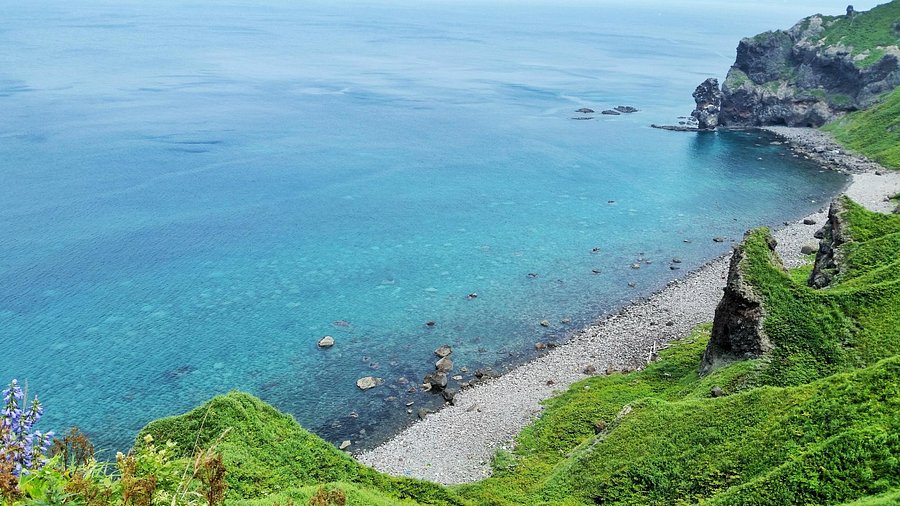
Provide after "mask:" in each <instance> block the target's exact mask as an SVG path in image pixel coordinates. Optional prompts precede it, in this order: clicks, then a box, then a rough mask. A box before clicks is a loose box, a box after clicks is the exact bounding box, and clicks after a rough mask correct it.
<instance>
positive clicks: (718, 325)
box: [700, 232, 775, 375]
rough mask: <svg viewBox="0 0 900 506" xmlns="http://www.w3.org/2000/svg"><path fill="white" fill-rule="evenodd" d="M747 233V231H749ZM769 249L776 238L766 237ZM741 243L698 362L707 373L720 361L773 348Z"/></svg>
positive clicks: (733, 256)
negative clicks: (746, 270) (747, 276)
mask: <svg viewBox="0 0 900 506" xmlns="http://www.w3.org/2000/svg"><path fill="white" fill-rule="evenodd" d="M748 233H749V232H748ZM768 242H769V249H770V250H772V251H773V252H774V251H775V240H774V239H772V237H771V236H769V237H768ZM745 256H746V253H745V251H744V246H743V244H741V245H739V246H736V247H735V248H734V253H733V254H732V256H731V263H730V264H729V266H728V280H727V282H726V284H725V291H724V294H723V295H722V300H721V301H719V305H718V306H717V307H716V313H715V317H714V318H713V329H712V334H711V335H710V338H709V344H708V345H707V346H706V351H704V352H703V359H702V361H701V364H700V374H704V375H705V374H708V373H710V372H711V371H712V370H713V369H715V368H716V367H718V366H719V365H722V364H725V363H728V362H731V361H734V360H743V359H747V358H754V357H759V356H760V355H762V354H764V353H766V352H768V351H769V350H771V349H772V343H771V342H770V341H769V337H768V336H767V335H766V333H765V331H764V330H763V319H764V318H765V311H764V309H763V305H762V298H760V296H759V295H758V294H757V293H756V292H754V290H753V288H752V287H751V286H750V285H749V284H748V283H747V281H746V280H745V279H744V271H743V268H744V266H743V265H742V264H743V263H744V258H745Z"/></svg>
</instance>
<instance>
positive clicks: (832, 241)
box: [808, 199, 847, 288]
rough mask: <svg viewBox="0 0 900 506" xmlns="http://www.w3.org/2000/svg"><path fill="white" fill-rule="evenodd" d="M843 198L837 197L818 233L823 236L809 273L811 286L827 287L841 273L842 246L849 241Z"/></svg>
mask: <svg viewBox="0 0 900 506" xmlns="http://www.w3.org/2000/svg"><path fill="white" fill-rule="evenodd" d="M843 214H844V205H843V200H841V199H837V200H835V201H834V202H832V203H831V207H830V208H829V209H828V222H827V223H825V226H824V227H822V230H820V231H819V232H818V233H817V234H816V235H817V236H821V240H820V241H819V251H817V252H816V263H815V266H814V267H813V270H812V272H811V273H810V275H809V282H808V283H809V286H811V287H813V288H825V287H826V286H828V285H830V284H831V281H832V280H833V279H834V277H835V276H837V275H838V273H840V270H841V268H840V266H841V255H840V246H841V245H843V244H844V243H845V242H847V238H846V229H847V227H846V226H845V225H844V223H843V218H842V216H843Z"/></svg>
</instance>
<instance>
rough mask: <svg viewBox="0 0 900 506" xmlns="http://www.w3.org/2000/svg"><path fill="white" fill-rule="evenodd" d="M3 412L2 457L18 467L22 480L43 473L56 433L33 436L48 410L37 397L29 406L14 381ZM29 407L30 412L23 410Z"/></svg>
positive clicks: (0, 415)
mask: <svg viewBox="0 0 900 506" xmlns="http://www.w3.org/2000/svg"><path fill="white" fill-rule="evenodd" d="M2 395H3V406H2V407H3V410H2V412H0V455H2V458H5V459H6V460H7V461H8V462H12V463H13V464H14V468H15V470H14V471H13V474H15V475H16V476H18V475H19V474H20V473H22V472H23V471H25V472H27V471H30V470H34V469H40V468H41V467H43V465H44V463H45V462H46V461H47V458H46V457H45V454H46V453H47V450H48V449H49V448H50V443H51V442H52V441H53V433H52V432H47V433H42V432H40V431H34V432H32V430H31V429H32V427H34V424H36V423H37V422H38V420H40V419H41V415H42V414H43V413H44V409H43V408H42V407H41V403H40V401H38V399H37V397H35V398H34V399H32V400H31V403H30V404H29V403H28V402H27V401H26V399H25V393H24V392H23V391H22V388H21V387H20V386H19V383H18V381H16V380H12V382H10V384H9V388H7V389H6V390H4V391H3V394H2ZM25 405H28V408H27V409H23V407H24V406H25Z"/></svg>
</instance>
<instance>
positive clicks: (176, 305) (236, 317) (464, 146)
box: [0, 0, 865, 450]
mask: <svg viewBox="0 0 900 506" xmlns="http://www.w3.org/2000/svg"><path fill="white" fill-rule="evenodd" d="M833 7H834V9H833V10H835V12H840V11H841V10H842V9H843V6H841V5H835V6H833ZM862 7H865V6H857V8H862ZM821 8H822V5H821V3H820V2H819V3H813V2H809V1H803V2H775V1H771V2H708V1H698V2H687V3H681V2H679V3H677V5H676V4H674V3H668V2H667V3H663V2H651V1H646V0H639V1H636V2H629V3H627V4H621V5H620V4H619V3H618V2H602V1H598V2H586V1H585V2H570V3H565V2H563V3H560V2H550V1H549V0H548V1H529V2H511V1H503V2H487V1H484V2H469V1H464V2H449V1H446V2H435V1H430V2H416V3H412V2H399V1H381V2H345V3H344V2H342V3H336V2H315V1H303V2H299V1H298V2H287V1H263V2H249V1H225V2H209V1H190V2H173V1H165V2H153V3H149V2H135V1H125V2H100V1H96V0H87V1H84V2H60V1H37V2H20V3H17V4H15V5H7V6H6V8H5V9H4V16H3V23H2V26H0V111H2V115H3V118H4V120H3V121H2V122H0V347H2V350H3V353H2V355H0V382H5V381H9V380H11V379H12V378H18V379H19V381H20V382H27V384H28V388H29V392H30V393H32V394H37V395H38V396H39V397H40V398H41V400H42V401H43V403H44V405H45V409H46V415H45V419H44V420H43V421H42V423H41V428H43V429H44V430H49V429H53V430H56V431H57V432H62V431H64V430H66V429H67V428H68V427H69V426H71V425H77V426H79V427H81V428H82V429H83V430H84V431H85V432H87V433H88V434H89V435H90V436H91V437H92V438H93V440H94V441H95V443H96V444H97V445H98V446H99V447H100V448H103V449H105V450H123V449H127V448H129V447H130V445H131V442H132V441H133V438H134V436H135V434H136V433H137V431H138V430H139V429H140V428H141V427H142V426H143V425H144V424H146V423H147V422H148V421H150V420H152V419H155V418H158V417H162V416H167V415H173V414H178V413H180V412H183V411H185V410H187V409H190V408H191V407H194V406H196V405H198V404H200V403H202V402H204V401H205V400H207V399H209V398H210V397H212V396H214V395H216V394H220V393H225V392H228V391H229V390H232V389H238V390H243V391H248V392H251V393H253V394H255V395H257V396H259V397H261V398H262V399H264V400H265V401H267V402H269V403H271V404H273V405H274V406H276V407H277V408H278V409H280V410H283V411H285V412H288V413H290V414H292V415H293V416H294V417H296V419H297V420H298V421H299V422H300V423H301V424H303V425H304V426H305V427H306V428H308V429H310V430H312V431H313V432H315V433H317V434H319V435H321V436H322V437H324V438H326V439H328V440H329V441H333V442H339V441H341V440H344V439H351V440H353V441H354V442H355V446H354V447H366V446H371V445H373V444H377V443H378V442H379V441H382V440H383V439H384V438H386V437H388V436H389V435H390V434H392V433H394V432H396V431H397V430H398V429H399V428H400V427H402V426H404V425H405V424H408V423H410V422H412V421H413V420H414V417H415V415H414V414H409V413H407V408H406V406H405V404H406V402H408V401H414V402H415V403H416V404H415V405H416V408H418V407H422V406H431V407H436V406H438V405H440V404H441V402H442V401H441V399H440V398H439V397H438V396H435V395H433V394H429V393H422V392H416V393H410V392H408V391H407V390H408V389H409V386H410V385H415V384H417V383H420V382H421V379H422V377H423V375H424V374H426V373H427V372H430V371H431V370H433V362H434V360H435V359H436V357H435V356H434V355H433V353H432V351H433V350H434V349H435V348H436V347H437V346H439V345H441V344H444V343H447V344H450V345H452V346H453V349H454V352H453V359H454V362H455V364H456V368H457V369H456V370H455V372H454V374H456V373H459V371H460V368H462V367H466V368H467V369H468V371H469V372H468V373H466V375H465V379H469V378H470V377H471V374H472V372H473V371H474V370H475V368H479V367H481V368H487V367H489V368H492V369H493V370H495V371H498V372H502V371H503V370H504V368H506V367H509V366H511V365H514V364H517V363H521V362H522V361H525V360H528V359H529V358H530V357H533V356H534V354H535V353H536V352H535V349H534V343H535V342H538V341H540V342H556V343H558V342H562V341H564V340H565V339H566V338H567V337H568V336H569V335H570V334H571V333H572V332H574V331H576V330H578V329H579V328H581V327H582V326H584V325H586V324H588V323H590V322H591V321H593V320H594V319H596V318H597V317H598V316H600V315H602V314H604V313H607V312H609V311H614V310H616V309H617V308H619V307H621V306H622V305H623V304H625V303H627V302H628V301H630V300H634V299H636V298H639V297H644V296H647V295H648V294H650V293H652V292H653V291H655V290H658V289H659V288H661V287H663V286H664V285H665V284H666V283H667V282H668V281H670V280H672V279H674V278H676V277H678V276H680V275H683V273H685V272H688V271H690V270H691V269H695V268H698V267H700V266H701V265H703V264H704V263H705V262H707V261H709V260H710V259H712V258H714V257H717V256H719V255H721V254H723V253H725V252H726V251H728V249H729V248H730V247H731V245H732V244H733V241H734V240H739V239H740V237H741V236H742V234H743V232H744V231H745V230H747V229H748V228H751V227H755V226H760V225H768V226H777V225H779V224H781V223H782V222H783V221H785V220H790V219H796V218H798V217H801V216H804V215H805V214H807V213H809V212H810V211H813V210H815V209H819V208H821V207H822V206H825V205H827V203H828V201H829V199H830V198H831V197H832V196H833V195H834V194H836V192H838V191H839V190H840V189H841V188H842V187H843V185H844V184H845V183H846V177H845V176H843V175H840V174H837V173H832V172H824V171H822V170H820V169H819V168H818V167H816V166H814V165H812V164H810V163H809V162H805V161H803V160H799V159H797V158H795V157H793V156H791V153H790V152H789V151H788V150H787V149H786V147H785V146H783V145H780V144H778V143H773V142H774V139H773V138H772V137H769V136H766V135H762V134H759V133H753V132H718V133H710V134H693V133H676V132H667V131H660V130H655V129H652V128H649V124H651V123H674V122H676V121H678V119H677V117H678V116H684V115H686V114H687V113H688V112H689V111H690V110H691V109H692V107H693V102H692V100H691V92H692V91H693V89H694V87H695V86H696V85H697V84H699V83H700V82H701V81H702V80H703V79H705V78H706V77H709V76H718V77H719V78H720V79H721V78H723V77H724V73H725V71H727V69H728V66H729V65H730V64H731V62H732V61H733V58H734V48H735V47H736V45H737V41H738V39H739V37H741V36H749V35H753V34H755V33H757V32H760V31H764V30H767V29H770V28H787V27H789V26H790V25H791V24H792V23H793V22H794V21H796V20H798V19H799V18H800V17H802V16H803V15H806V14H808V13H811V12H814V11H816V10H818V9H821ZM619 105H628V106H633V107H636V108H637V109H639V111H638V112H636V113H632V114H622V115H619V116H612V115H601V114H587V115H585V114H580V113H576V112H575V111H576V109H579V108H582V107H587V108H591V109H594V110H596V111H597V112H599V111H601V110H603V109H609V108H611V107H614V106H619ZM576 118H589V119H576ZM717 236H720V237H723V238H725V241H724V242H722V243H718V242H713V240H712V239H713V237H717ZM674 258H678V259H679V260H680V261H681V262H680V263H673V262H672V260H673V259H674ZM635 263H640V268H639V269H634V268H632V266H633V264H635ZM672 267H677V268H678V269H677V270H673V269H672ZM470 294H477V297H470ZM545 320H546V323H549V326H544V325H541V322H542V321H545ZM429 321H433V322H434V325H433V326H427V325H426V322H429ZM564 322H565V323H564ZM325 335H331V336H334V338H335V341H336V344H335V346H334V347H332V348H330V349H319V348H318V347H317V346H316V343H317V341H318V340H319V339H320V338H321V337H322V336H325ZM369 375H372V376H376V377H379V378H383V379H384V384H383V385H381V386H379V387H377V388H374V389H372V390H368V391H361V390H359V389H358V388H357V387H356V384H355V382H356V380H357V378H360V377H363V376H369ZM403 378H405V379H406V380H409V385H408V384H405V381H404V380H403Z"/></svg>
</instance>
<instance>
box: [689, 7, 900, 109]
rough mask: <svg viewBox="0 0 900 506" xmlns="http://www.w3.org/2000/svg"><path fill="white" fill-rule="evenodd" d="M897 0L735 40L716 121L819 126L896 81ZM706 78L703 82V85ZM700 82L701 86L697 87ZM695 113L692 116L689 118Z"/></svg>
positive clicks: (899, 47)
mask: <svg viewBox="0 0 900 506" xmlns="http://www.w3.org/2000/svg"><path fill="white" fill-rule="evenodd" d="M898 23H900V0H894V1H892V2H890V3H887V4H883V5H880V6H878V7H876V8H874V9H872V10H870V11H868V12H862V13H858V12H853V11H852V10H850V9H848V14H846V15H841V16H823V15H814V16H810V17H808V18H806V19H803V20H802V21H800V22H799V23H797V24H796V25H794V26H793V27H792V28H791V29H789V30H786V31H784V30H778V31H774V32H766V33H762V34H759V35H757V36H755V37H751V38H745V39H743V40H741V42H740V44H739V45H738V48H737V58H736V59H735V62H734V65H732V67H731V69H730V70H729V72H728V76H727V77H726V79H725V82H724V83H723V84H722V97H721V103H720V104H712V105H711V104H709V103H708V102H705V101H704V103H703V104H702V105H703V108H702V109H701V108H700V107H699V106H700V105H701V104H700V103H699V101H698V110H697V111H695V112H696V113H697V114H701V113H703V112H708V111H709V110H710V109H711V108H712V107H714V106H718V107H719V109H720V111H719V114H718V118H717V122H718V124H719V125H722V126H763V125H787V126H820V125H822V124H824V123H825V122H827V121H829V120H830V119H832V118H834V117H835V116H836V115H840V114H843V113H845V112H849V111H854V110H858V109H864V108H867V107H868V106H870V105H872V104H873V103H874V101H875V100H876V99H877V98H878V97H879V96H880V95H882V94H883V93H885V92H888V91H890V90H892V89H894V88H895V87H897V86H898V85H900V65H898V58H900V29H898V27H900V24H898ZM704 84H706V83H704ZM701 86H703V85H701ZM695 117H696V116H695Z"/></svg>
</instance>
